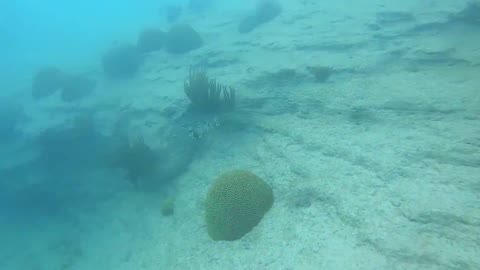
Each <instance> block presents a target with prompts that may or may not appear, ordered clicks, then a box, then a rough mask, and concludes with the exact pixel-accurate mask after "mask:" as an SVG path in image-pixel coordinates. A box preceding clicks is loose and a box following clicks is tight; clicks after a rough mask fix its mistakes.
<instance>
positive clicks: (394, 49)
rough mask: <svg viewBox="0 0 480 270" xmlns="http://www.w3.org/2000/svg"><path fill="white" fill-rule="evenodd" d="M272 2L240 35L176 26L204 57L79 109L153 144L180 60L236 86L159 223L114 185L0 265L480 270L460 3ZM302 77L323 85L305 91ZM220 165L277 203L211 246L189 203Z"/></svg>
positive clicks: (478, 104) (478, 132) (478, 127)
mask: <svg viewBox="0 0 480 270" xmlns="http://www.w3.org/2000/svg"><path fill="white" fill-rule="evenodd" d="M284 2H285V3H283V6H284V10H283V12H282V14H281V15H280V16H279V17H277V18H276V19H275V20H274V21H272V22H270V23H268V24H265V25H263V26H261V27H259V28H258V29H256V30H255V31H253V32H251V33H249V34H239V33H238V32H237V31H236V27H237V24H238V21H239V20H240V19H241V18H242V16H243V13H235V12H233V11H232V14H231V16H211V18H210V17H208V18H205V17H203V18H190V22H191V23H192V25H194V26H195V28H196V29H198V31H199V32H200V33H202V35H204V39H205V45H204V47H202V48H201V49H199V50H196V51H193V52H191V53H189V54H187V55H182V56H171V55H168V54H166V53H164V52H159V53H153V54H152V55H150V57H149V59H148V60H147V63H145V64H144V67H143V69H142V73H141V74H140V75H139V76H138V77H137V78H135V79H132V80H130V81H128V82H122V83H115V82H110V81H107V80H100V81H99V85H98V86H97V90H96V92H95V93H94V95H92V97H91V98H89V99H88V100H87V101H84V102H83V103H81V104H79V105H77V106H79V108H89V107H93V106H105V107H108V106H110V105H112V104H116V105H117V106H118V104H121V106H120V107H122V108H130V109H136V110H139V111H143V112H145V113H144V115H143V116H142V117H144V118H142V121H143V120H145V119H146V120H150V121H152V122H153V123H154V128H153V130H155V131H151V130H152V129H145V130H144V133H145V137H146V138H147V139H148V140H149V141H150V142H152V143H153V144H155V143H159V142H155V140H156V137H155V136H156V135H155V134H156V130H158V129H161V128H162V125H165V124H166V123H168V122H169V121H167V120H165V119H161V117H160V118H158V116H155V114H149V113H148V112H149V110H154V109H158V108H164V107H168V106H171V105H172V104H178V103H179V104H183V103H186V101H185V97H184V93H183V80H184V78H185V74H187V72H188V67H189V66H190V65H192V64H195V63H199V62H202V63H205V64H206V65H207V66H208V67H209V68H208V72H209V75H211V76H212V77H215V78H217V79H218V80H220V81H221V82H223V83H225V84H228V85H232V86H234V87H235V88H236V89H237V93H238V108H237V109H236V111H235V112H234V113H233V114H234V115H233V116H232V115H229V116H225V117H224V118H222V119H220V120H219V121H220V124H219V125H218V126H217V127H216V128H215V129H214V130H211V131H209V132H208V134H206V135H205V138H204V140H205V142H204V144H205V149H206V150H204V153H202V155H201V156H200V157H198V158H196V159H195V160H194V161H193V163H192V164H191V165H190V167H189V169H188V171H186V172H185V173H183V174H182V175H181V176H180V177H179V178H178V179H176V180H175V181H174V184H173V186H172V187H169V191H168V192H169V193H171V194H175V197H176V203H175V214H174V215H173V216H170V217H164V216H162V215H161V214H160V213H159V204H160V203H159V201H160V200H158V199H157V198H156V195H155V194H152V193H149V192H148V191H145V192H137V191H133V190H131V189H129V188H128V187H127V185H128V183H127V184H125V187H124V188H120V189H119V190H116V191H115V192H112V193H110V194H108V195H105V198H104V199H102V200H100V202H99V203H97V204H95V205H94V206H88V207H84V208H85V209H83V210H84V211H80V212H78V213H75V215H74V216H75V218H72V219H62V220H59V221H56V223H58V224H59V225H58V227H55V226H47V227H45V228H44V229H42V232H41V234H38V232H37V234H35V235H29V234H24V235H16V234H6V235H5V236H4V237H3V238H4V239H3V240H2V242H3V244H2V246H3V247H2V248H1V250H2V255H0V256H2V257H0V265H1V264H4V265H5V266H2V267H1V268H2V269H32V270H33V269H48V270H56V269H72V270H76V269H116V270H121V269H125V270H127V269H128V270H131V269H145V270H154V269H155V270H159V269H284V270H287V269H339V270H340V269H342V270H347V269H352V270H353V269H355V270H361V269H368V270H371V269H398V270H400V269H408V270H410V269H422V270H425V269H432V270H433V269H480V257H479V256H478V255H479V254H480V195H479V194H480V76H478V74H480V47H479V46H480V29H478V28H477V29H475V27H474V26H469V25H468V24H462V23H453V22H451V14H454V13H456V12H459V11H461V10H462V9H463V8H464V7H465V2H463V1H420V2H422V3H419V1H413V0H407V1H397V3H394V4H381V3H383V2H384V1H373V0H372V1H369V3H368V4H365V3H363V4H360V3H357V2H356V3H353V4H352V3H351V2H352V1H336V4H335V6H334V5H333V4H328V3H316V2H317V1H303V2H301V1H299V2H298V3H297V1H291V2H296V3H291V2H289V1H284ZM318 2H322V1H318ZM332 2H333V1H332ZM453 2H455V3H453ZM477 27H478V25H477ZM312 67H329V68H332V70H333V71H334V72H333V74H332V75H331V76H330V77H329V78H328V79H327V80H326V81H324V82H319V81H317V80H316V79H315V77H314V76H313V74H312V73H311V72H310V71H311V70H312ZM285 71H288V72H286V73H282V72H285ZM292 71H293V72H292ZM275 74H277V75H278V74H280V75H281V74H289V76H287V77H286V78H285V76H282V75H281V76H280V77H278V76H277V77H275ZM100 90H101V91H100ZM109 90H111V91H109ZM54 106H60V105H57V104H55V102H54V101H51V102H50V101H46V102H44V103H42V104H41V105H38V104H37V105H35V107H34V108H32V109H31V110H32V113H34V112H35V111H37V110H38V111H41V110H42V109H45V107H47V108H48V107H54ZM35 116H36V117H37V118H39V121H40V120H42V119H40V118H42V117H44V118H47V117H46V116H42V115H41V114H35ZM103 117H104V118H105V119H108V117H109V114H108V113H105V114H104V116H103ZM43 120H45V121H44V122H42V123H48V124H52V121H53V120H52V121H50V122H49V121H47V119H43ZM48 124H38V125H34V124H32V125H31V126H30V127H29V129H30V132H35V129H36V128H38V126H41V125H48ZM233 168H242V169H248V170H251V171H252V172H254V173H256V174H258V175H259V176H261V177H262V178H263V179H265V181H266V182H268V183H269V184H270V185H271V186H272V188H273V190H274V195H275V202H274V205H273V207H272V209H271V210H270V211H269V212H268V213H267V214H266V215H265V217H264V219H263V220H262V221H261V223H260V224H259V225H258V226H256V227H255V228H254V229H253V231H252V232H250V233H249V234H247V235H246V236H244V237H243V238H242V239H241V240H238V241H233V242H215V241H212V240H211V239H210V238H209V236H208V234H207V232H206V224H205V221H204V208H203V202H204V199H205V196H206V193H207V190H208V187H209V185H210V183H211V182H212V181H213V180H214V179H215V178H216V177H217V176H218V175H219V174H221V173H223V172H224V171H226V170H229V169H233ZM97 177H102V176H101V175H99V176H97ZM79 207H80V208H75V209H72V211H78V209H81V206H79ZM23 225H24V226H25V227H28V226H36V224H23ZM10 229H12V230H13V229H16V228H10ZM5 230H7V229H5ZM6 243H8V244H6ZM26 243H28V244H26Z"/></svg>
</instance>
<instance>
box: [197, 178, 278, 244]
mask: <svg viewBox="0 0 480 270" xmlns="http://www.w3.org/2000/svg"><path fill="white" fill-rule="evenodd" d="M272 205H273V192H272V189H271V188H270V186H269V185H268V184H267V183H266V182H265V181H263V180H262V179H261V178H260V177H258V176H256V175H255V174H253V173H251V172H248V171H243V170H234V171H230V172H227V173H224V174H223V175H221V176H220V177H219V178H218V179H217V180H216V181H215V182H214V183H213V185H212V186H211V187H210V190H209V191H208V195H207V200H206V221H207V228H208V234H209V235H210V237H211V238H212V239H213V240H216V241H219V240H227V241H233V240H237V239H240V238H241V237H242V236H244V235H245V234H246V233H248V232H249V231H251V230H252V229H253V227H255V226H256V225H257V224H258V223H259V222H260V220H261V219H262V218H263V216H264V215H265V213H267V212H268V210H270V208H271V207H272Z"/></svg>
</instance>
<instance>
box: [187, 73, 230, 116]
mask: <svg viewBox="0 0 480 270" xmlns="http://www.w3.org/2000/svg"><path fill="white" fill-rule="evenodd" d="M184 90H185V94H186V95H187V97H188V98H189V99H190V102H191V106H192V108H193V109H195V110H198V111H202V112H220V111H226V110H231V109H233V107H234V106H235V89H233V88H232V87H227V86H225V85H222V84H220V83H217V81H216V80H215V79H209V78H208V76H207V74H206V72H205V71H204V70H192V69H191V70H190V72H189V74H188V78H187V80H186V81H185V84H184Z"/></svg>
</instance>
